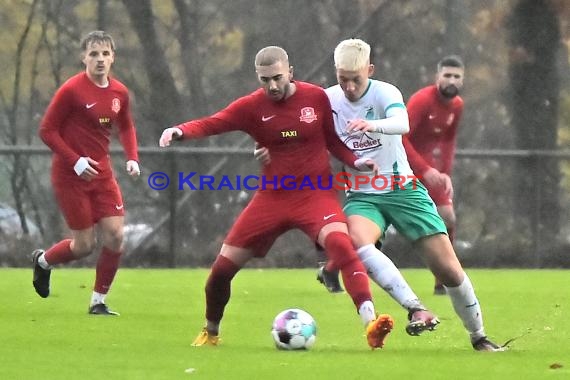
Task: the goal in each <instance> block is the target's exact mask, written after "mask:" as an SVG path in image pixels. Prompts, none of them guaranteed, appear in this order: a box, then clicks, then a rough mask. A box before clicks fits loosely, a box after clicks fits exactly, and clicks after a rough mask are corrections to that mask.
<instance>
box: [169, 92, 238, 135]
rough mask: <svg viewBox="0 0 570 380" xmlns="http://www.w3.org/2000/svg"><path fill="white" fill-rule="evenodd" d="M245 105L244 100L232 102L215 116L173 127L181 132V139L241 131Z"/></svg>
mask: <svg viewBox="0 0 570 380" xmlns="http://www.w3.org/2000/svg"><path fill="white" fill-rule="evenodd" d="M247 114H248V112H247V105H246V101H245V99H244V98H240V99H237V100H235V101H234V102H232V103H231V104H230V105H229V106H227V107H226V108H224V109H223V110H221V111H218V112H216V113H215V114H213V115H211V116H208V117H204V118H201V119H198V120H190V121H187V122H185V123H182V124H178V125H176V126H175V127H176V128H179V129H180V130H181V131H182V139H183V140H187V139H197V138H201V137H207V136H213V135H219V134H221V133H224V132H231V131H237V130H243V127H244V125H247V124H248V122H247V120H248V118H247V117H246V116H245V115H247Z"/></svg>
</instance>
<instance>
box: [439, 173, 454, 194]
mask: <svg viewBox="0 0 570 380" xmlns="http://www.w3.org/2000/svg"><path fill="white" fill-rule="evenodd" d="M441 175H442V176H443V178H444V182H445V183H444V185H443V191H444V192H445V194H446V195H447V196H448V197H449V198H451V199H453V183H452V182H451V178H450V177H449V176H448V175H447V174H445V173H442V174H441Z"/></svg>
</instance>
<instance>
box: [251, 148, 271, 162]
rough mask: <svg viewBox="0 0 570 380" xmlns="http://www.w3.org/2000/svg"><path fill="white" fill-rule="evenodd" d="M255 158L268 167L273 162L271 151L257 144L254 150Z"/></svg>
mask: <svg viewBox="0 0 570 380" xmlns="http://www.w3.org/2000/svg"><path fill="white" fill-rule="evenodd" d="M253 157H254V158H255V159H256V160H257V161H259V162H261V163H262V164H263V165H267V164H269V163H270V162H271V156H270V155H269V149H267V148H266V147H264V146H260V145H259V144H258V143H255V149H254V150H253Z"/></svg>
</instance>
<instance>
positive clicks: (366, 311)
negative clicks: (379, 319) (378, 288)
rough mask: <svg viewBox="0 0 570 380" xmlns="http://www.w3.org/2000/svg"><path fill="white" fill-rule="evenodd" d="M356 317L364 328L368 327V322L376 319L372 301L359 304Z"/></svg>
mask: <svg viewBox="0 0 570 380" xmlns="http://www.w3.org/2000/svg"><path fill="white" fill-rule="evenodd" d="M358 315H360V319H362V323H363V324H364V327H366V326H368V324H369V323H370V322H372V321H373V320H375V319H376V311H375V310H374V304H373V303H372V301H364V302H362V303H361V304H360V307H359V308H358Z"/></svg>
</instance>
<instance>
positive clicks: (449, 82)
mask: <svg viewBox="0 0 570 380" xmlns="http://www.w3.org/2000/svg"><path fill="white" fill-rule="evenodd" d="M464 71H465V68H464V65H463V62H462V60H461V58H460V57H458V56H454V55H452V56H447V57H444V58H443V59H442V60H441V61H439V63H438V64H437V74H436V80H435V84H433V85H431V86H427V87H424V88H422V89H420V90H419V91H417V92H416V93H415V94H413V95H412V96H411V97H410V100H409V101H408V104H407V109H408V115H409V119H410V132H409V133H408V135H406V136H405V138H404V147H405V149H406V154H407V156H408V160H409V162H410V166H411V167H412V170H413V171H414V174H415V175H417V176H418V177H419V178H421V181H422V183H423V184H424V185H425V186H426V188H427V189H428V191H429V195H430V197H431V198H432V199H433V201H434V202H435V204H436V206H437V211H438V213H439V215H440V216H441V218H442V219H443V221H444V222H445V226H446V227H447V233H448V234H449V239H450V240H451V242H452V243H453V239H454V236H455V211H454V209H453V186H452V183H451V171H452V168H453V161H454V156H455V144H456V136H457V129H458V127H459V121H460V120H461V115H462V114H463V99H461V97H460V96H459V90H460V89H461V88H462V87H463V76H464ZM434 294H445V288H444V287H443V284H442V283H441V281H439V280H438V279H437V278H436V279H435V285H434Z"/></svg>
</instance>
